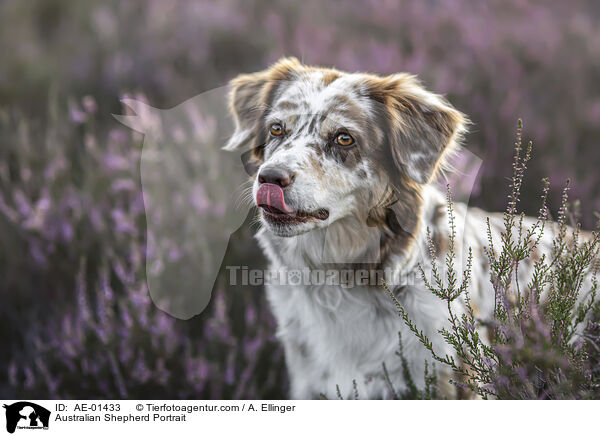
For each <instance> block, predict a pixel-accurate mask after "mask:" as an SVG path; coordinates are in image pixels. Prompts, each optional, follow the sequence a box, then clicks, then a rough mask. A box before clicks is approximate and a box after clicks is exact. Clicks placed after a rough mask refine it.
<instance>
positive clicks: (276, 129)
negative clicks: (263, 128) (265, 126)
mask: <svg viewBox="0 0 600 436" xmlns="http://www.w3.org/2000/svg"><path fill="white" fill-rule="evenodd" d="M269 132H271V135H273V136H281V135H283V127H282V126H281V124H279V123H275V124H273V125H272V126H271V127H270V128H269Z"/></svg>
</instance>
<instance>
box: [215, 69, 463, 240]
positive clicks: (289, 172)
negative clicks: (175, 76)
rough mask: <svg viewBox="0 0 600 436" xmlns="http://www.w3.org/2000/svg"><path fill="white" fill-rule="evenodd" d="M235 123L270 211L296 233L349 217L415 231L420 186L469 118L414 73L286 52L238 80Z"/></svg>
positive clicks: (265, 215)
mask: <svg viewBox="0 0 600 436" xmlns="http://www.w3.org/2000/svg"><path fill="white" fill-rule="evenodd" d="M230 108H231V111H232V113H233V115H234V118H235V121H236V130H235V132H234V134H233V136H232V137H231V139H230V141H229V143H228V144H227V145H226V147H225V148H226V149H229V150H233V149H237V148H240V147H244V146H251V147H252V150H253V151H252V156H253V158H252V159H253V161H254V163H255V168H256V170H255V171H254V175H253V198H254V201H255V202H256V205H257V206H259V207H260V209H261V212H260V214H261V220H262V221H263V223H264V224H265V225H266V227H267V228H268V229H269V230H271V231H272V232H273V233H275V234H277V235H279V236H295V235H299V234H301V233H304V232H307V231H309V230H312V229H314V228H318V227H325V226H328V225H330V224H331V223H333V222H336V221H338V220H340V219H344V218H345V217H349V216H353V217H358V218H361V219H364V220H365V221H363V222H367V223H369V225H381V226H382V227H384V228H385V229H387V231H389V232H392V233H395V234H398V233H402V232H403V233H405V234H406V235H410V234H411V233H413V232H414V230H415V228H416V226H417V223H418V213H419V209H420V192H421V188H422V186H423V185H424V184H427V183H428V182H429V181H430V180H431V179H432V178H433V177H434V176H435V174H436V172H437V171H438V169H439V168H440V166H441V165H442V164H443V162H444V156H445V155H446V154H447V153H448V152H449V151H451V150H452V149H453V148H454V147H456V144H457V141H458V139H459V138H460V135H461V133H462V132H463V130H464V124H465V118H464V117H463V115H462V114H461V113H459V112H458V111H456V110H455V109H453V108H452V107H451V106H450V104H449V103H448V102H447V101H446V100H444V99H443V98H442V97H440V96H438V95H435V94H432V93H430V92H428V91H426V90H425V89H424V88H423V87H422V86H421V85H420V83H419V82H418V81H417V79H416V78H415V77H414V76H411V75H408V74H395V75H392V76H387V77H379V76H375V75H371V74H360V73H344V72H340V71H337V70H333V69H325V68H315V67H308V66H305V65H302V64H301V63H300V62H299V61H298V60H297V59H294V58H287V59H282V60H280V61H279V62H277V63H276V64H274V65H273V66H272V67H270V68H268V69H267V70H264V71H261V72H258V73H254V74H248V75H241V76H239V77H237V78H235V79H234V80H233V81H232V83H231V94H230Z"/></svg>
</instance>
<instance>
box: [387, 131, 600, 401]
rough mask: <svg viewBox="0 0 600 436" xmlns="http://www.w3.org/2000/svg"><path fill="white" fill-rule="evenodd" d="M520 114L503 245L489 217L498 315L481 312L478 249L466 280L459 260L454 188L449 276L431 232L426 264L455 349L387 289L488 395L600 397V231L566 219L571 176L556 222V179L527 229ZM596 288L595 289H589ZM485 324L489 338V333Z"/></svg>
mask: <svg viewBox="0 0 600 436" xmlns="http://www.w3.org/2000/svg"><path fill="white" fill-rule="evenodd" d="M521 132H522V124H521V121H519V128H518V132H517V140H516V142H515V147H514V150H515V153H514V161H513V176H512V182H511V186H510V193H509V196H508V200H509V201H508V206H507V208H506V211H505V213H504V230H503V231H502V233H501V235H500V241H501V242H500V246H499V247H498V246H496V244H494V241H493V238H492V233H491V228H490V224H489V219H488V246H487V247H486V249H485V253H486V255H487V258H488V262H489V264H490V277H489V279H490V282H491V284H492V287H493V292H494V311H493V317H492V319H480V318H477V317H476V316H475V312H474V310H473V307H472V306H471V303H470V298H469V279H470V274H471V266H472V253H471V250H470V249H469V251H468V257H467V261H466V265H465V268H464V270H463V273H462V278H461V279H460V280H459V273H458V271H457V267H456V265H455V262H456V257H457V253H456V252H455V238H456V232H455V224H454V214H453V203H452V199H451V195H450V187H449V186H448V196H447V210H448V219H449V224H450V235H449V250H448V253H447V254H446V256H445V274H443V273H442V272H441V271H440V269H439V268H438V265H437V259H436V258H435V253H436V247H435V246H434V242H433V240H432V238H431V237H430V236H429V232H428V233H427V235H428V236H427V239H428V245H429V252H430V256H431V259H432V261H431V262H432V263H431V267H432V272H431V278H428V277H427V275H426V273H425V270H424V269H423V267H422V266H420V270H421V275H422V279H423V281H424V283H425V287H426V288H427V289H428V290H429V291H430V292H432V293H433V294H434V295H436V296H437V297H438V298H440V299H441V300H442V301H444V302H446V304H447V309H448V310H447V313H448V327H443V328H441V329H440V330H439V332H438V333H439V334H440V335H441V336H442V337H443V339H444V341H445V342H446V343H447V344H449V345H450V346H451V347H452V349H453V350H454V352H455V355H456V358H455V357H454V356H452V355H440V354H438V353H437V352H436V351H435V350H434V348H433V345H432V341H431V339H430V338H429V337H428V336H427V335H426V334H424V333H423V331H422V330H420V329H419V327H418V326H417V325H415V324H414V322H413V321H412V320H411V319H410V316H409V314H408V313H407V312H406V310H405V309H404V308H403V307H402V304H401V303H400V301H399V300H398V299H397V298H396V297H395V296H394V294H393V293H392V292H391V291H390V290H389V288H387V287H386V290H387V291H388V293H389V295H390V296H391V297H392V299H393V300H394V302H395V304H396V306H397V308H398V313H399V315H400V316H401V317H402V318H403V320H404V322H405V324H406V325H407V326H408V327H409V329H410V330H411V331H412V332H413V333H414V334H415V335H416V336H417V338H418V339H419V341H420V342H421V343H422V344H423V346H425V347H426V348H427V349H428V350H429V351H430V352H431V354H432V357H433V358H434V359H435V360H436V361H438V362H439V363H442V364H443V365H446V366H448V367H449V368H450V369H451V370H452V371H453V373H454V379H453V380H451V381H452V382H453V383H454V384H455V385H457V386H458V387H459V388H461V389H467V390H470V391H473V392H475V393H476V394H478V395H480V396H481V397H483V398H485V399H487V398H492V397H494V398H499V399H580V398H587V399H590V398H598V397H599V395H600V391H599V390H598V387H599V379H598V373H599V368H598V353H599V351H600V348H599V346H600V342H598V339H599V337H598V333H597V332H598V311H599V308H600V303H599V302H598V301H597V299H596V295H597V289H598V282H597V273H598V266H599V253H600V234H599V232H598V231H595V232H592V233H591V234H588V235H586V237H583V235H582V233H583V232H582V231H581V229H580V225H579V224H578V223H576V224H575V227H569V226H568V225H567V219H568V216H569V208H568V186H569V184H568V182H567V185H566V186H565V188H564V190H563V196H562V202H561V206H560V209H559V211H558V218H557V222H556V224H554V223H551V222H550V221H548V210H547V206H546V199H547V195H548V186H549V181H548V180H547V179H544V180H543V183H544V188H543V194H542V205H541V208H540V211H539V215H538V218H537V221H535V223H534V224H533V225H531V226H530V227H529V228H526V227H525V226H524V222H523V221H524V218H525V215H524V213H523V212H521V213H518V210H517V205H518V203H519V195H520V191H521V187H522V184H523V178H524V175H525V170H526V168H527V162H528V161H529V160H530V158H531V151H532V143H531V142H529V144H528V146H527V148H526V149H525V150H523V147H522V137H521ZM552 225H554V226H555V227H556V229H557V230H556V233H555V235H556V236H555V238H554V239H553V247H552V252H551V254H550V255H549V256H546V255H545V254H542V255H541V257H540V258H537V259H536V257H535V256H534V252H535V250H536V248H537V247H538V245H539V243H540V240H541V238H542V237H543V235H544V232H545V231H548V229H547V227H548V226H552ZM526 261H530V262H531V263H532V264H533V265H534V266H533V273H532V277H531V278H530V279H529V280H527V279H524V276H523V275H520V274H519V265H522V264H523V262H526ZM584 284H585V285H587V286H589V287H590V291H589V293H588V294H586V295H582V296H581V297H582V298H579V297H580V294H581V293H582V290H583V286H584ZM458 298H463V301H464V305H465V307H466V310H465V312H464V313H457V312H456V310H455V309H454V308H453V305H452V303H453V302H454V301H455V300H457V299H458ZM480 327H485V328H487V329H488V331H489V332H490V335H489V336H490V338H489V339H487V338H483V337H482V336H481V334H480V332H481V331H482V330H483V329H481V328H480Z"/></svg>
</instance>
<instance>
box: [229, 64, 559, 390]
mask: <svg viewBox="0 0 600 436" xmlns="http://www.w3.org/2000/svg"><path fill="white" fill-rule="evenodd" d="M230 86H231V88H230V89H231V91H230V102H229V103H230V111H231V113H232V115H233V118H234V121H235V131H234V132H233V134H232V136H231V138H230V139H229V142H228V143H227V145H226V146H225V147H224V148H225V149H226V150H240V149H244V148H249V149H251V152H250V153H251V156H252V157H251V161H252V162H253V163H254V166H255V168H256V170H255V171H253V175H252V177H251V184H252V188H251V189H252V199H253V201H254V203H255V205H256V206H257V207H258V210H259V212H258V214H259V216H258V220H259V223H260V229H259V230H258V232H257V234H256V238H257V239H258V242H259V245H260V247H261V248H262V250H263V251H264V253H265V255H266V257H267V259H268V261H269V264H270V269H271V271H296V272H300V271H302V272H308V274H305V275H306V277H304V278H307V277H308V279H310V278H311V277H312V276H313V274H312V273H314V272H319V271H325V272H327V274H326V277H325V280H324V281H323V280H314V281H312V280H308V279H307V280H304V281H302V280H295V281H294V282H293V283H292V281H291V280H290V281H289V282H286V283H283V282H281V281H277V282H275V283H268V284H267V285H266V293H267V298H268V301H269V304H270V306H271V309H272V311H273V313H274V316H275V318H276V321H277V325H278V327H277V336H278V338H279V340H280V341H281V343H282V344H283V347H284V351H285V356H286V364H287V367H288V371H289V375H290V382H291V392H290V396H291V397H292V398H295V399H310V398H320V397H322V396H323V395H324V396H325V397H327V398H335V397H336V396H337V395H338V392H339V393H341V395H342V396H344V397H349V396H352V395H353V392H355V389H356V390H357V391H358V392H359V395H360V396H361V398H389V397H390V382H391V384H392V385H393V386H395V388H396V389H397V390H401V389H404V387H406V380H405V376H404V374H403V367H402V364H401V359H400V358H399V357H398V356H397V351H398V347H399V343H398V340H399V339H398V333H399V332H400V334H401V340H402V348H403V353H404V356H405V358H406V361H407V363H408V368H409V372H410V374H412V376H413V378H414V382H415V383H416V384H417V387H418V388H423V386H424V383H425V382H424V380H423V373H424V371H425V365H426V364H430V363H431V361H432V358H431V354H430V352H429V351H428V350H426V349H425V347H423V346H422V344H420V343H419V341H418V339H417V338H416V337H415V335H414V334H412V332H410V331H409V330H408V328H407V326H406V325H405V323H404V321H403V320H402V319H401V318H400V316H399V315H398V311H397V309H396V306H395V304H394V301H393V300H392V299H391V297H390V295H389V294H388V293H387V292H386V291H385V289H384V288H383V287H382V286H381V285H382V282H383V281H385V282H386V283H388V284H389V283H393V282H394V279H393V277H392V276H393V275H394V274H400V275H401V276H403V277H409V278H410V279H409V280H407V283H405V284H403V285H401V286H392V285H390V287H389V288H390V289H391V290H392V292H393V293H394V295H396V296H397V298H398V300H399V301H400V303H401V304H402V306H403V307H404V309H405V310H406V312H407V313H408V315H409V317H410V318H411V319H412V320H413V322H414V323H415V325H416V326H417V327H418V328H419V329H422V330H423V332H424V333H425V334H427V335H428V336H429V338H431V340H432V341H433V347H434V349H435V350H436V352H437V353H438V354H439V355H442V356H444V355H449V356H452V355H453V350H452V349H451V347H450V346H449V345H448V344H447V343H445V342H444V341H443V340H442V338H441V337H440V335H439V334H438V333H437V332H438V329H440V328H442V327H447V322H448V311H447V305H446V303H445V302H444V301H442V300H440V299H439V298H438V297H436V296H435V295H433V294H432V293H431V292H430V291H429V290H428V289H426V287H425V286H424V284H423V282H422V279H421V273H420V270H419V269H418V266H419V265H422V266H423V268H424V272H425V274H426V275H427V274H430V273H431V266H430V265H431V261H430V259H429V256H428V253H429V247H430V244H429V242H428V241H433V242H434V244H435V247H436V250H437V253H436V255H437V256H438V257H440V256H444V255H445V253H446V252H447V251H448V249H449V243H450V239H449V235H450V234H451V231H452V228H451V225H450V223H449V216H448V202H447V199H446V196H445V195H444V194H443V193H442V192H440V190H439V189H438V188H437V187H436V186H435V184H434V183H433V181H434V180H435V179H436V177H437V175H438V174H439V173H440V172H441V171H442V170H443V169H444V167H445V163H446V162H447V159H448V157H449V156H451V154H452V153H453V152H455V151H456V150H457V149H458V147H459V146H460V142H461V140H462V138H463V135H464V133H465V132H466V127H467V125H468V120H467V118H466V116H465V115H463V114H462V113H460V112H459V111H458V110H456V109H455V108H453V107H452V106H451V104H450V103H449V102H448V101H447V100H446V99H444V98H443V97H441V96H440V95H436V94H434V93H432V92H429V91H427V90H426V89H425V88H424V87H423V86H422V84H421V83H420V82H419V81H418V80H417V78H416V77H414V76H412V75H409V74H404V73H401V74H394V75H390V76H387V77H380V76H376V75H373V74H365V73H346V72H342V71H338V70H335V69H331V68H320V67H311V66H306V65H304V64H302V63H301V62H299V61H298V60H297V59H295V58H284V59H281V60H280V61H278V62H277V63H275V64H274V65H272V66H271V67H269V68H267V69H266V70H264V71H260V72H257V73H254V74H244V75H240V76H238V77H237V78H235V79H233V80H232V82H231V84H230ZM453 214H454V223H455V224H454V228H455V232H456V234H457V235H458V237H457V238H456V241H455V242H454V249H455V251H456V252H457V253H458V254H457V264H458V265H463V264H464V262H465V259H466V256H465V255H463V254H462V253H463V252H465V251H466V249H467V247H470V248H471V250H472V253H473V261H472V268H471V278H470V288H469V289H470V298H471V305H472V307H473V310H474V311H475V312H476V316H477V317H481V318H484V319H486V318H487V319H489V318H491V316H492V314H493V309H494V291H493V289H492V286H491V283H490V281H489V265H488V258H487V256H485V253H484V247H487V246H488V237H487V229H488V224H487V217H489V226H490V230H491V235H492V239H493V242H494V243H495V244H496V246H499V245H500V239H499V235H500V232H501V231H502V229H503V228H504V227H503V226H504V222H503V216H502V215H501V214H498V213H496V214H488V213H485V212H484V211H482V210H480V209H476V208H469V210H468V213H467V207H466V205H464V204H460V203H456V204H455V205H454V208H453ZM534 222H535V219H533V218H525V220H524V224H525V225H526V226H529V227H531V226H532V225H533V224H534ZM428 232H429V237H427V234H428ZM552 239H553V234H552V231H547V232H545V234H544V235H543V236H542V238H541V240H540V243H539V245H538V247H537V248H536V253H534V256H537V258H539V256H541V255H542V253H544V252H548V251H549V250H551V247H552ZM332 268H334V269H333V271H338V272H339V271H351V272H356V271H363V272H364V271H367V273H365V274H363V278H364V276H369V277H371V273H372V272H373V271H376V272H381V275H380V276H379V279H380V280H378V281H377V283H372V282H368V283H363V282H364V280H363V281H359V282H356V281H353V283H350V282H348V281H347V280H346V281H343V280H341V281H340V280H337V281H336V280H335V277H336V275H335V274H331V276H330V274H329V272H330V271H332ZM335 268H337V269H335ZM532 268H533V265H531V264H529V265H528V267H527V266H526V267H523V268H522V271H521V274H522V275H523V277H524V278H525V279H526V278H527V277H528V276H529V275H530V274H531V270H532ZM337 277H338V278H339V275H338V276H337ZM329 279H331V280H329ZM452 304H453V307H454V310H456V312H457V313H464V310H465V309H464V306H465V304H464V296H461V297H460V298H458V299H457V300H455V301H454V302H453V303H452ZM383 364H385V369H386V371H385V372H384V371H383ZM438 372H439V374H440V377H441V379H443V380H444V381H443V382H442V385H443V387H442V388H441V389H442V392H443V393H444V395H446V396H448V397H450V398H454V397H457V395H458V394H457V390H456V388H455V387H453V386H451V385H450V384H449V383H447V381H445V380H447V379H448V378H449V377H450V374H449V373H447V369H445V368H440V367H439V365H438ZM338 389H339V391H338Z"/></svg>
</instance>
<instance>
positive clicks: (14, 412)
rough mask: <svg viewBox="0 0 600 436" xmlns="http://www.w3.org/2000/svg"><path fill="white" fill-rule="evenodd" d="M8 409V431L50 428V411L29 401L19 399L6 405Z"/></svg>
mask: <svg viewBox="0 0 600 436" xmlns="http://www.w3.org/2000/svg"><path fill="white" fill-rule="evenodd" d="M4 408H5V409H6V431H8V432H9V433H14V432H15V430H16V429H17V428H19V429H31V430H33V429H44V430H47V429H48V424H49V421H50V411H49V410H48V409H45V408H44V407H42V406H38V405H37V404H35V403H30V402H29V401H19V402H18V403H13V404H11V405H9V406H8V405H6V404H5V405H4Z"/></svg>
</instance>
